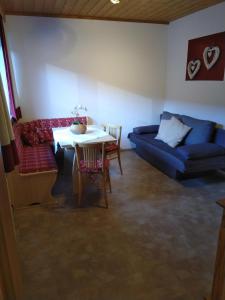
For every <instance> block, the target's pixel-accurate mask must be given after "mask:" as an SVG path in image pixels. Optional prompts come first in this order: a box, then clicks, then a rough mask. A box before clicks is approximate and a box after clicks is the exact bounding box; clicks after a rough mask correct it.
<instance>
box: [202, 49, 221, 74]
mask: <svg viewBox="0 0 225 300" xmlns="http://www.w3.org/2000/svg"><path fill="white" fill-rule="evenodd" d="M209 50H210V51H211V52H212V51H215V54H214V57H213V59H212V61H211V62H210V63H209V62H208V58H207V54H208V51H209ZM211 52H210V53H211ZM219 57H220V48H219V47H217V46H215V47H205V49H204V51H203V60H204V64H205V66H206V69H207V70H210V69H211V68H212V67H213V66H214V65H215V63H216V62H217V60H218V59H219Z"/></svg>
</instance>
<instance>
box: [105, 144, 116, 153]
mask: <svg viewBox="0 0 225 300" xmlns="http://www.w3.org/2000/svg"><path fill="white" fill-rule="evenodd" d="M116 150H118V145H117V144H116V143H112V144H108V145H106V146H105V152H112V151H116Z"/></svg>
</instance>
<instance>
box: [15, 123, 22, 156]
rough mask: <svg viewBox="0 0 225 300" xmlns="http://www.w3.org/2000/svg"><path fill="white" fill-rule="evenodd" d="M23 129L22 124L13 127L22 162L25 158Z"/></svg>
mask: <svg viewBox="0 0 225 300" xmlns="http://www.w3.org/2000/svg"><path fill="white" fill-rule="evenodd" d="M22 129H23V125H22V124H14V125H13V131H14V136H15V143H16V149H17V153H18V157H19V160H20V161H21V160H22V157H23V142H22V140H21V132H22Z"/></svg>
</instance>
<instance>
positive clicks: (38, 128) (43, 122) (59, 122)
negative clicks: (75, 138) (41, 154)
mask: <svg viewBox="0 0 225 300" xmlns="http://www.w3.org/2000/svg"><path fill="white" fill-rule="evenodd" d="M74 121H80V122H81V123H83V124H87V117H74V118H53V119H39V120H34V121H30V122H26V123H23V127H22V133H21V137H22V140H23V143H24V144H25V145H29V146H35V145H38V144H43V143H49V144H51V143H52V142H53V133H52V128H55V127H68V126H70V125H71V124H72V123H73V122H74Z"/></svg>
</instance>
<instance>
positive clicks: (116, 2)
mask: <svg viewBox="0 0 225 300" xmlns="http://www.w3.org/2000/svg"><path fill="white" fill-rule="evenodd" d="M110 1H111V2H112V4H119V3H120V0H110Z"/></svg>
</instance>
